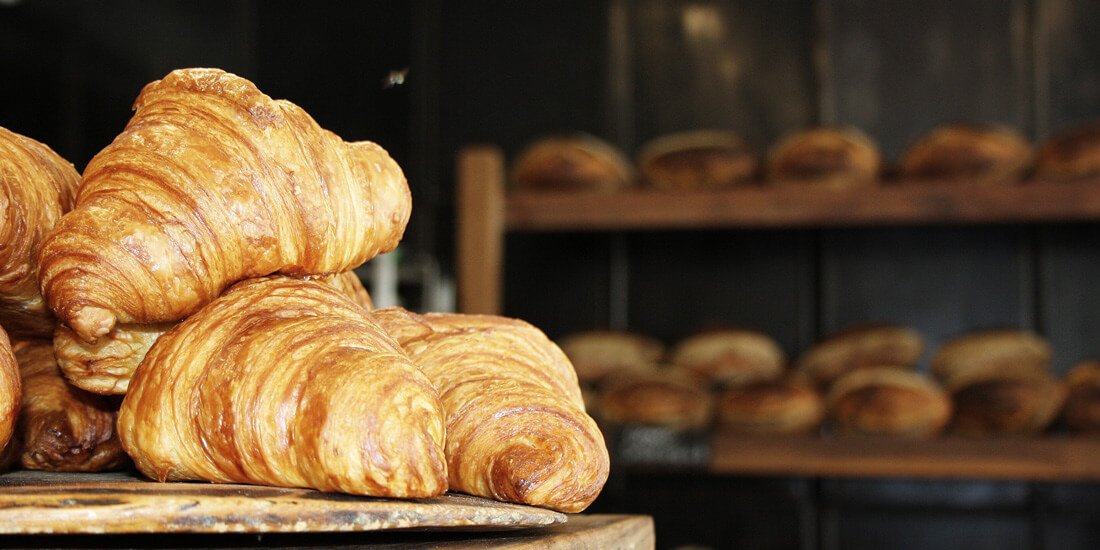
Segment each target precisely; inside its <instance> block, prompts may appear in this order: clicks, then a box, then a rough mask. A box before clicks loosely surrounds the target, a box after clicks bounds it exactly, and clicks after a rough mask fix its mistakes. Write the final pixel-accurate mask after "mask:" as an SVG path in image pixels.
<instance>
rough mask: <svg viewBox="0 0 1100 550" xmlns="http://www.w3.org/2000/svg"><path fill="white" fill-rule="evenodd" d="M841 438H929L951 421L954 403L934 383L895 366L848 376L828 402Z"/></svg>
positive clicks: (862, 370) (858, 372) (857, 371)
mask: <svg viewBox="0 0 1100 550" xmlns="http://www.w3.org/2000/svg"><path fill="white" fill-rule="evenodd" d="M826 406H827V408H828V410H829V417H830V418H831V419H832V421H833V427H834V428H835V430H836V431H837V432H838V433H840V434H851V435H866V436H895V437H915V438H919V437H929V436H933V435H936V434H938V433H939V432H940V431H942V430H943V428H944V427H945V426H946V425H947V422H948V421H949V420H950V419H951V401H950V400H949V399H948V397H947V394H946V393H944V391H943V389H941V388H940V386H939V385H938V384H936V383H935V382H934V381H933V380H932V379H930V378H928V377H927V376H924V375H922V374H920V373H916V372H912V371H908V370H902V369H898V368H894V367H872V368H866V369H860V370H856V371H852V372H849V373H848V374H845V375H844V376H842V377H841V378H840V379H838V380H837V381H836V383H834V384H833V387H832V389H831V390H830V391H829V394H828V398H827V400H826Z"/></svg>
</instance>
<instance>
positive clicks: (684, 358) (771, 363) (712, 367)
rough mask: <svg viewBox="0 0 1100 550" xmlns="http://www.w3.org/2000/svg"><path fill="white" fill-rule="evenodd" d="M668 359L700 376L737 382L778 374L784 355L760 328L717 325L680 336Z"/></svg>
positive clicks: (735, 383) (730, 383)
mask: <svg viewBox="0 0 1100 550" xmlns="http://www.w3.org/2000/svg"><path fill="white" fill-rule="evenodd" d="M670 361H671V363H672V364H673V365H675V366H677V367H681V368H683V369H684V370H686V371H687V372H690V373H692V374H694V375H695V376H697V377H699V378H700V379H702V380H705V381H708V382H711V383H714V384H727V385H739V384H746V383H749V382H758V381H764V380H776V379H778V378H780V377H781V376H782V375H783V368H784V367H785V366H786V364H787V355H786V354H785V353H784V352H783V349H782V348H780V347H779V344H777V343H776V342H775V340H773V339H772V338H771V337H770V336H768V335H766V334H764V333H762V332H758V331H755V330H740V329H719V330H710V331H706V332H700V333H698V334H695V335H693V336H689V337H687V338H685V339H683V340H681V341H680V342H679V343H677V344H676V347H675V348H674V349H673V351H672V355H671V358H670Z"/></svg>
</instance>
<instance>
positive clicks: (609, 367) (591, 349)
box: [558, 330, 665, 385]
mask: <svg viewBox="0 0 1100 550" xmlns="http://www.w3.org/2000/svg"><path fill="white" fill-rule="evenodd" d="M558 344H559V345H560V346H561V349H562V351H564V352H565V355H566V356H568V357H569V360H570V361H572V362H573V368H574V369H576V371H577V378H578V379H579V380H580V381H581V383H582V384H587V385H597V384H599V383H600V381H601V380H603V378H604V377H605V376H607V375H608V374H610V373H612V372H615V371H619V370H624V371H631V372H638V371H652V370H654V369H655V368H656V366H657V364H659V363H660V362H661V359H662V358H663V357H664V355H665V345H664V344H662V343H661V342H660V341H659V340H657V339H655V338H650V337H648V336H644V335H642V334H638V333H635V332H629V331H622V330H588V331H583V332H577V333H573V334H570V335H567V336H565V337H563V338H562V339H561V340H560V341H559V342H558Z"/></svg>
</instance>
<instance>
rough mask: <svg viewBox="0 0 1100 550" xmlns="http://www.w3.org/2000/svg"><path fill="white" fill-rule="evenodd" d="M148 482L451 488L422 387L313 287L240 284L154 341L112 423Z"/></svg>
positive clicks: (343, 303)
mask: <svg viewBox="0 0 1100 550" xmlns="http://www.w3.org/2000/svg"><path fill="white" fill-rule="evenodd" d="M118 427H119V434H120V436H121V439H122V444H123V446H124V447H125V449H126V451H127V452H128V453H129V454H130V456H131V457H132V458H133V459H134V463H135V464H136V465H137V467H138V469H140V470H141V472H142V473H144V474H145V475H147V476H149V477H151V478H154V479H158V480H161V481H165V480H189V479H204V480H208V481H214V482H234V483H252V484H259V485H274V486H283V487H311V488H314V489H319V490H322V491H339V492H346V493H354V494H363V495H372V496H383V497H429V496H435V495H438V494H440V493H442V492H444V491H445V490H446V489H447V474H446V464H445V462H444V458H443V440H444V431H443V430H444V424H443V411H442V408H441V406H440V403H439V398H438V395H437V394H436V392H435V389H434V388H433V387H432V385H431V382H429V381H428V379H427V378H426V377H425V376H424V374H423V373H421V372H420V371H419V370H418V369H417V368H416V366H414V365H413V363H412V362H411V361H410V360H409V358H408V356H407V355H406V354H405V353H404V352H403V351H402V350H401V348H399V347H398V346H397V344H396V343H395V342H394V341H393V339H392V338H390V337H389V336H387V335H386V333H385V332H383V331H382V329H381V328H379V327H378V325H376V324H375V323H374V322H372V321H371V320H369V319H368V318H367V313H366V311H364V310H363V308H361V307H359V306H358V305H356V304H354V303H353V302H352V301H351V300H349V299H348V298H346V297H344V296H343V295H342V294H340V293H339V292H338V291H336V290H334V289H332V288H331V287H327V286H325V285H322V284H320V283H317V282H314V281H305V280H298V279H291V278H286V277H271V278H262V279H253V280H248V281H244V282H241V283H239V284H237V285H235V286H234V287H232V288H231V289H229V290H228V291H227V292H226V293H225V294H224V295H222V296H221V297H219V298H217V299H216V300H214V301H213V302H211V303H209V304H207V305H206V306H205V307H203V308H202V309H201V310H199V311H198V312H196V313H195V314H194V315H192V316H191V317H189V318H187V319H186V320H184V321H183V322H181V323H180V324H179V325H177V326H176V327H175V328H173V329H172V330H170V331H168V332H166V333H165V334H164V335H163V336H161V337H160V338H159V339H158V340H157V342H156V343H155V344H154V345H153V348H152V349H151V350H149V354H148V355H146V357H145V360H144V361H142V364H141V366H140V367H138V370H137V372H135V373H134V377H133V379H132V380H131V382H130V390H129V392H128V393H127V394H126V397H125V398H124V399H123V402H122V409H121V411H120V413H119V419H118Z"/></svg>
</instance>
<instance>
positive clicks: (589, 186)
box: [512, 134, 634, 191]
mask: <svg viewBox="0 0 1100 550" xmlns="http://www.w3.org/2000/svg"><path fill="white" fill-rule="evenodd" d="M512 183H513V185H514V186H515V187H516V188H517V189H525V190H533V191H619V190H621V189H625V188H627V187H630V186H631V185H633V183H634V168H633V167H632V166H631V165H630V161H629V160H628V159H627V157H626V156H625V155H624V154H623V153H622V151H620V150H619V149H618V148H617V147H615V146H614V145H612V144H610V143H608V142H606V141H604V140H602V139H600V138H597V137H595V136H592V135H589V134H571V135H552V136H545V137H542V138H539V139H536V140H535V141H533V142H532V143H530V144H529V145H527V146H526V147H525V148H524V149H523V150H522V151H521V152H520V153H519V154H518V155H517V156H516V159H515V161H514V162H513V163H512Z"/></svg>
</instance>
